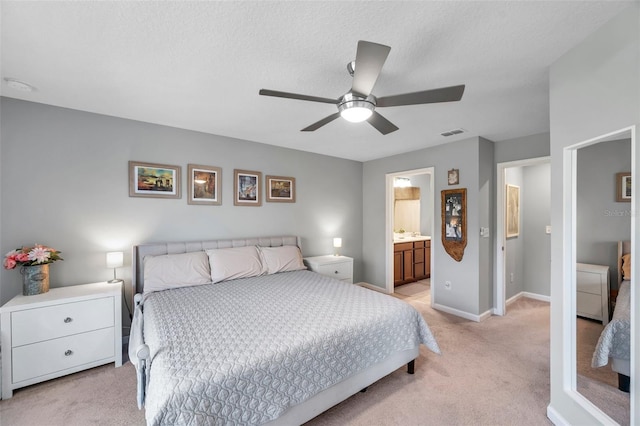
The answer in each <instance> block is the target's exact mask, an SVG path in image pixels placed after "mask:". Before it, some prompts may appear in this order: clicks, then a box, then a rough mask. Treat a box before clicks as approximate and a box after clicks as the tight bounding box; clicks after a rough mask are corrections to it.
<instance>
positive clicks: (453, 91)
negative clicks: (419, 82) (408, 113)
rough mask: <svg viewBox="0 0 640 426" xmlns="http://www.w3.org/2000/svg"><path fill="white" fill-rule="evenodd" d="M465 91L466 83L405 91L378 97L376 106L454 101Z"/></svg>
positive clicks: (460, 97)
mask: <svg viewBox="0 0 640 426" xmlns="http://www.w3.org/2000/svg"><path fill="white" fill-rule="evenodd" d="M463 93H464V84H462V85H460V86H451V87H441V88H440V89H432V90H423V91H422V92H413V93H405V94H403V95H393V96H383V97H381V98H378V99H377V101H376V106H377V107H392V106H402V105H419V104H434V103H438V102H453V101H459V100H460V99H462V94H463Z"/></svg>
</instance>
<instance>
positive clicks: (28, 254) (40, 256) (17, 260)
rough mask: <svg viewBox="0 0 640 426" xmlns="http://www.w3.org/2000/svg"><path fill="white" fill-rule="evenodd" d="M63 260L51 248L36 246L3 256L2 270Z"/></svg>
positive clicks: (16, 250) (13, 251) (58, 253)
mask: <svg viewBox="0 0 640 426" xmlns="http://www.w3.org/2000/svg"><path fill="white" fill-rule="evenodd" d="M56 260H63V259H62V258H61V257H60V252H59V251H58V250H56V249H53V248H51V247H46V246H43V245H40V244H36V245H34V246H33V247H21V248H17V249H15V250H11V251H10V252H9V253H7V254H5V255H4V268H5V269H13V268H15V267H16V266H18V265H19V266H33V265H44V264H45V263H53V262H55V261H56Z"/></svg>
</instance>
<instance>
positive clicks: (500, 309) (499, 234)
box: [493, 156, 551, 316]
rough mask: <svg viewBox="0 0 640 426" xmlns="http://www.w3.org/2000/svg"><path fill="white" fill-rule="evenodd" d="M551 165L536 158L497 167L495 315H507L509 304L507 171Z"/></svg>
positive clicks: (510, 162) (501, 164)
mask: <svg viewBox="0 0 640 426" xmlns="http://www.w3.org/2000/svg"><path fill="white" fill-rule="evenodd" d="M549 163H551V157H549V156H547V157H536V158H529V159H526V160H517V161H506V162H504V163H498V164H497V165H496V169H497V170H496V232H494V235H495V243H496V245H495V247H496V260H495V262H494V267H495V270H494V271H495V273H494V276H495V279H494V283H493V294H494V295H495V296H494V301H493V304H494V306H493V312H494V314H495V315H500V316H502V315H505V314H506V313H507V302H506V300H505V297H506V290H505V283H506V279H505V276H506V270H505V268H506V266H505V262H504V257H505V255H506V253H505V251H504V247H505V246H506V236H505V232H504V228H505V224H504V222H505V215H504V209H505V200H504V186H505V184H506V173H507V169H510V168H513V167H526V166H537V165H539V164H549Z"/></svg>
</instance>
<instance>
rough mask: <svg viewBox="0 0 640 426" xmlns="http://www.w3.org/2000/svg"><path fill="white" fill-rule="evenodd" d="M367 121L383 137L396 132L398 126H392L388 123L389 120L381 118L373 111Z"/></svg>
mask: <svg viewBox="0 0 640 426" xmlns="http://www.w3.org/2000/svg"><path fill="white" fill-rule="evenodd" d="M367 121H368V122H369V124H371V125H372V126H373V127H375V128H376V129H378V131H379V132H380V133H382V134H383V135H386V134H388V133H391V132H395V131H396V130H398V126H396V125H395V124H393V123H392V122H390V121H389V120H387V119H386V118H384V117H383V116H381V115H380V114H378V113H377V112H375V111H373V114H371V117H369V118H368V119H367Z"/></svg>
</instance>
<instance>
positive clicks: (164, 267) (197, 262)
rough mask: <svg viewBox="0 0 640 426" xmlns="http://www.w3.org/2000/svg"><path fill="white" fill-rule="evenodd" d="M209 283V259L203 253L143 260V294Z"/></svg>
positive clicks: (152, 257)
mask: <svg viewBox="0 0 640 426" xmlns="http://www.w3.org/2000/svg"><path fill="white" fill-rule="evenodd" d="M209 283H211V272H210V270H209V259H208V258H207V254H206V253H205V252H203V251H195V252H191V253H180V254H165V255H160V256H145V258H144V292H145V293H150V292H152V291H161V290H168V289H171V288H178V287H185V286H191V285H201V284H209Z"/></svg>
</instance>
